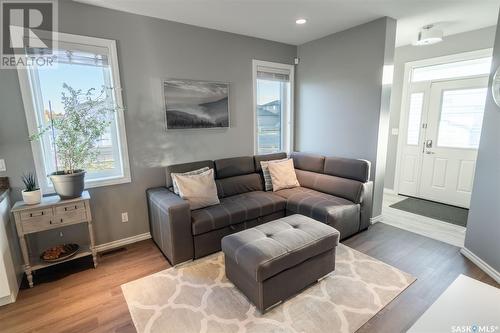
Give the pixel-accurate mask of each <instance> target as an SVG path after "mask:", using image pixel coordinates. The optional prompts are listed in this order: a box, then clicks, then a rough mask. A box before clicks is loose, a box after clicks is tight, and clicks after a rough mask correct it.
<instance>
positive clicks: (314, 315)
mask: <svg viewBox="0 0 500 333" xmlns="http://www.w3.org/2000/svg"><path fill="white" fill-rule="evenodd" d="M414 281H415V278H414V277H412V276H411V275H409V274H407V273H404V272H402V271H400V270H398V269H396V268H394V267H392V266H389V265H387V264H384V263H383V262H381V261H379V260H377V259H374V258H372V257H369V256H367V255H364V254H362V253H360V252H358V251H356V250H353V249H351V248H349V247H347V246H345V245H342V244H340V245H339V246H338V247H337V261H336V269H335V272H333V273H331V274H329V275H327V276H326V277H325V278H324V279H322V280H320V281H319V282H318V283H316V284H314V285H312V286H311V287H309V288H307V289H306V290H304V291H303V292H302V293H300V294H299V295H297V296H295V297H293V298H291V299H289V300H287V301H286V302H284V303H282V304H280V305H278V306H277V307H275V308H273V309H271V310H270V311H268V312H266V313H265V314H264V315H261V314H260V313H259V312H258V311H257V310H256V309H255V307H254V306H253V305H252V304H251V303H249V301H248V300H247V299H246V298H245V296H244V295H243V294H242V293H240V292H239V291H238V289H236V287H235V286H234V285H233V284H232V283H231V282H230V281H229V280H228V279H227V278H226V276H225V274H224V255H223V254H222V253H221V252H219V253H216V254H214V255H211V256H209V257H206V258H203V259H199V260H196V261H194V262H191V263H189V264H186V265H183V266H181V267H176V268H169V269H167V270H164V271H162V272H158V273H155V274H153V275H150V276H147V277H144V278H142V279H139V280H136V281H132V282H129V283H127V284H124V285H122V290H123V294H124V295H125V299H126V301H127V304H128V307H129V310H130V314H131V315H132V319H133V321H134V324H135V327H136V328H137V331H138V332H141V333H142V332H148V333H149V332H153V333H156V332H186V333H187V332H217V333H225V332H242V333H243V332H308V333H309V332H355V331H356V330H357V329H358V328H360V327H361V326H362V325H363V324H364V323H366V322H367V321H368V320H369V319H370V318H371V317H373V316H374V315H375V314H376V313H377V312H379V311H380V310H381V309H382V308H383V307H385V306H386V305H387V304H388V303H389V302H390V301H391V300H393V299H394V298H395V297H396V296H398V295H399V294H400V293H401V292H402V291H403V290H405V289H406V288H407V287H408V286H409V285H410V284H411V283H413V282H414Z"/></svg>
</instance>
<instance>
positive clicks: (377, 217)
mask: <svg viewBox="0 0 500 333" xmlns="http://www.w3.org/2000/svg"><path fill="white" fill-rule="evenodd" d="M380 221H382V214H380V215H378V216H374V217H370V224H375V223H377V222H380Z"/></svg>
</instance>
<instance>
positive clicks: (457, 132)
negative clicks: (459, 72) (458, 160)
mask: <svg viewBox="0 0 500 333" xmlns="http://www.w3.org/2000/svg"><path fill="white" fill-rule="evenodd" d="M486 90H487V89H486V88H474V89H459V90H445V91H444V92H443V96H442V103H441V119H440V120H439V131H438V142H437V145H438V146H440V147H451V148H472V149H477V148H478V146H479V138H480V136H481V126H482V123H483V113H484V104H485V102H486Z"/></svg>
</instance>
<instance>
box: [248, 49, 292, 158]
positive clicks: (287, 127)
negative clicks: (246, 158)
mask: <svg viewBox="0 0 500 333" xmlns="http://www.w3.org/2000/svg"><path fill="white" fill-rule="evenodd" d="M259 66H262V67H270V68H276V69H284V70H288V71H289V72H290V78H289V80H290V105H289V107H286V108H285V110H286V112H285V113H284V114H282V117H283V118H284V119H282V121H281V124H282V129H281V131H282V134H281V135H282V137H281V142H282V149H281V150H282V151H284V152H286V153H287V154H289V153H290V152H291V151H292V149H293V144H294V111H293V110H294V100H295V87H294V81H295V80H294V75H295V66H294V65H289V64H282V63H279V62H270V61H263V60H256V59H253V60H252V82H253V135H254V140H253V147H254V148H253V150H254V154H258V148H259V147H258V136H259V135H258V131H257V68H258V67H259Z"/></svg>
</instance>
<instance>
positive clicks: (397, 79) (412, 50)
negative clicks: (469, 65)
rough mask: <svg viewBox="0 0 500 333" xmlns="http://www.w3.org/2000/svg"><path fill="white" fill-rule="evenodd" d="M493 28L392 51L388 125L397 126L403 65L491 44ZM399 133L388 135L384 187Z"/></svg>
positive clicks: (391, 185) (390, 178)
mask: <svg viewBox="0 0 500 333" xmlns="http://www.w3.org/2000/svg"><path fill="white" fill-rule="evenodd" d="M495 30H496V27H494V26H493V27H489V28H484V29H479V30H475V31H469V32H464V33H461V34H456V35H451V36H446V37H445V38H444V40H443V42H441V43H438V44H434V45H427V46H412V45H407V46H402V47H398V48H396V51H395V54H394V80H393V86H392V94H391V117H390V124H389V127H390V128H398V127H399V119H400V114H401V98H402V93H403V80H404V66H405V63H407V62H410V61H416V60H422V59H428V58H434V57H440V56H445V55H450V54H456V53H462V52H467V51H475V50H481V49H487V48H490V47H493V41H494V39H495ZM397 148H398V136H397V135H390V136H389V144H388V151H387V163H386V171H385V175H386V180H385V187H386V188H389V189H393V188H394V177H395V172H396V159H397Z"/></svg>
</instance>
